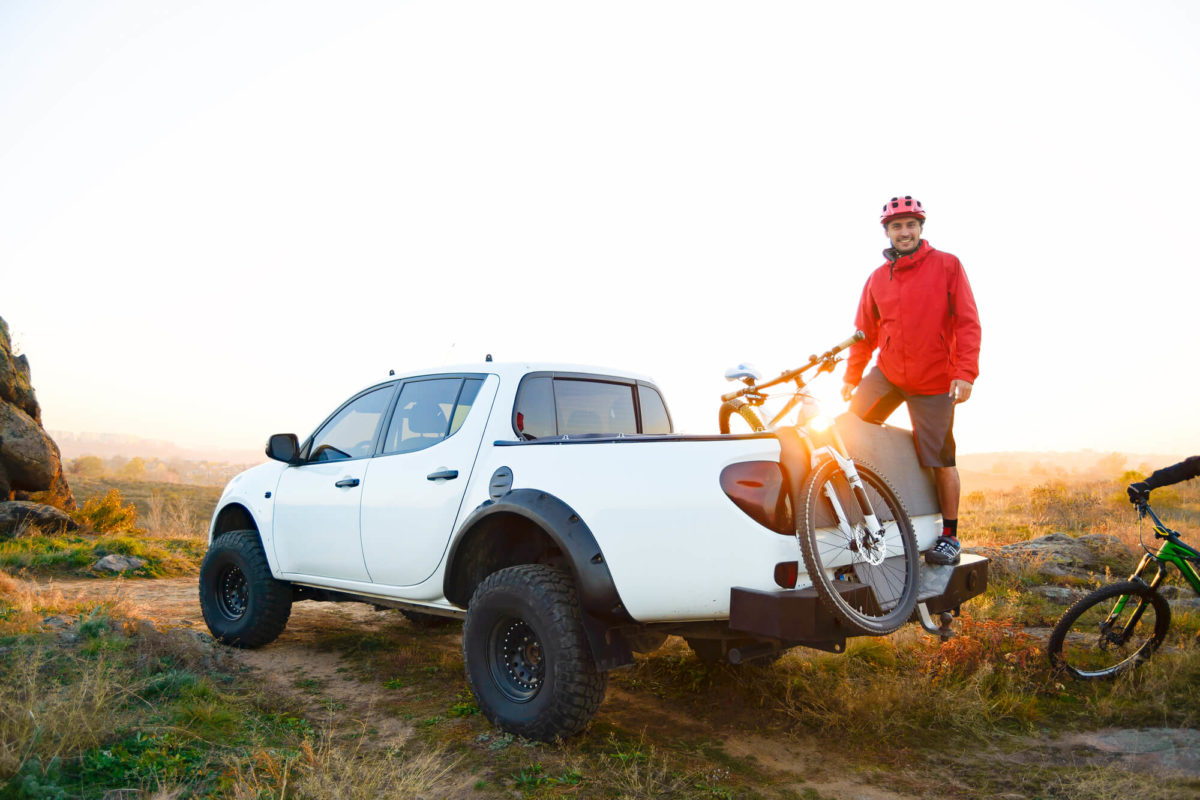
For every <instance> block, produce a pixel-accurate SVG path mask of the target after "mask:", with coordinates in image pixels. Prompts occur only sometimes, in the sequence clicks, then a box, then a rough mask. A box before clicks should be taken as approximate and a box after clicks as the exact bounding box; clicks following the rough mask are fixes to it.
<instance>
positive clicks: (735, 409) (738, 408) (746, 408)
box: [718, 397, 767, 433]
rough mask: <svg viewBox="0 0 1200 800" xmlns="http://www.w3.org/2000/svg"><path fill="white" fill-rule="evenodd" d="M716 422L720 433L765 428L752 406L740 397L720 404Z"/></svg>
mask: <svg viewBox="0 0 1200 800" xmlns="http://www.w3.org/2000/svg"><path fill="white" fill-rule="evenodd" d="M718 424H719V425H720V431H721V433H759V432H761V431H765V430H766V429H767V426H766V425H763V423H762V420H761V419H759V417H758V412H757V411H755V410H754V406H752V405H750V404H749V403H747V402H746V401H745V400H743V399H742V398H740V397H735V398H734V399H732V400H726V401H725V402H724V403H722V404H721V411H720V414H719V415H718Z"/></svg>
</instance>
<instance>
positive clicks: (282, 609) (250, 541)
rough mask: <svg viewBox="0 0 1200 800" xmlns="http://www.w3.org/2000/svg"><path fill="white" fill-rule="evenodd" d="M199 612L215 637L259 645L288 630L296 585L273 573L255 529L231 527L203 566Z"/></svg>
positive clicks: (242, 644)
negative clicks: (284, 629)
mask: <svg viewBox="0 0 1200 800" xmlns="http://www.w3.org/2000/svg"><path fill="white" fill-rule="evenodd" d="M200 611H201V613H203V614H204V621H205V622H206V623H208V629H209V630H210V631H212V635H213V637H214V638H215V639H216V640H217V641H219V642H221V643H223V644H231V645H233V646H235V647H259V646H261V645H264V644H267V643H268V642H272V641H274V640H275V638H276V637H277V636H279V634H280V633H281V632H282V631H283V628H284V626H285V625H287V621H288V617H289V616H290V615H291V613H292V587H291V584H288V583H284V582H283V581H277V580H275V579H274V578H273V577H271V568H270V567H269V566H268V565H267V556H266V554H265V553H263V549H262V543H261V542H260V541H259V539H258V534H257V533H256V532H255V531H231V532H230V533H226V534H222V535H221V537H220V538H218V539H215V540H213V543H212V544H211V545H209V548H208V552H207V553H206V554H205V555H204V561H203V562H201V564H200Z"/></svg>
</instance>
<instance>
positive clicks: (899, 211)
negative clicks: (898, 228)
mask: <svg viewBox="0 0 1200 800" xmlns="http://www.w3.org/2000/svg"><path fill="white" fill-rule="evenodd" d="M896 217H916V218H917V219H919V220H921V222H924V221H925V209H924V208H922V207H921V201H920V200H918V199H916V198H915V197H913V196H912V195H911V194H906V195H904V197H893V198H892V199H891V200H888V201H887V202H886V203H884V204H883V214H882V215H880V217H879V221H880V222H881V223H882V224H884V225H887V224H888V221H889V220H892V219H895V218H896Z"/></svg>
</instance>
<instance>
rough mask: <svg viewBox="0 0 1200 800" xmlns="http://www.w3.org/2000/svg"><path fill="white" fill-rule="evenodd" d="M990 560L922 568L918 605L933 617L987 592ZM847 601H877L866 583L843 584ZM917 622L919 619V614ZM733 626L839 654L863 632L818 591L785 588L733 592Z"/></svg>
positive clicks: (975, 558)
mask: <svg viewBox="0 0 1200 800" xmlns="http://www.w3.org/2000/svg"><path fill="white" fill-rule="evenodd" d="M987 579H988V560H987V559H986V558H984V557H983V556H977V555H972V554H968V553H964V554H963V555H962V560H961V561H960V563H958V564H955V565H953V566H933V565H931V564H926V563H924V562H923V561H922V563H921V589H920V592H919V594H918V595H917V603H918V604H920V603H924V604H925V607H926V610H927V611H928V612H929V613H930V614H937V613H939V612H942V611H952V610H954V609H956V608H958V607H959V606H960V605H961V604H962V603H964V602H965V601H967V600H970V599H971V598H972V597H976V596H978V595H980V594H982V593H983V591H984V590H985V589H986V588H987ZM838 583H839V584H841V583H845V587H841V586H839V590H840V591H841V592H842V594H844V595H846V599H847V600H849V601H851V602H852V603H853V604H855V605H860V604H862V603H871V602H873V596H872V595H871V590H870V589H869V588H868V587H867V586H865V585H864V584H861V583H855V582H853V581H844V582H843V581H839V582H838ZM914 617H916V614H915V613H914ZM729 627H730V628H732V629H734V630H736V631H740V632H744V633H748V634H751V635H754V636H758V637H763V638H767V639H776V640H779V641H781V642H784V643H786V644H787V645H789V646H791V645H804V646H806V647H814V648H817V649H820V650H830V651H833V652H835V653H840V652H841V651H842V650H844V649H845V644H846V639H848V638H850V637H852V636H861V635H863V634H862V633H860V632H858V631H856V630H853V629H850V628H848V627H846V626H844V625H843V624H842V623H841V621H840V620H839V619H837V618H835V617H834V616H833V615H832V614H830V613H829V611H828V610H826V608H825V606H824V604H822V603H821V600H820V598H819V597H818V596H817V590H816V589H814V588H812V587H809V588H807V589H784V590H780V591H777V592H770V591H761V590H757V589H743V588H741V587H734V588H733V589H731V590H730V598H729Z"/></svg>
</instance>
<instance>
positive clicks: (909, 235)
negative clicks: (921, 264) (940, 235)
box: [884, 217, 921, 254]
mask: <svg viewBox="0 0 1200 800" xmlns="http://www.w3.org/2000/svg"><path fill="white" fill-rule="evenodd" d="M884 230H885V231H886V232H887V237H888V238H889V239H891V240H892V247H894V248H896V251H897V252H899V253H901V254H907V253H911V252H912V251H913V250H916V249H917V245H919V244H920V243H921V220H919V219H917V218H916V217H901V218H900V219H890V220H888V224H887V227H886V228H885V229H884Z"/></svg>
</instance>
